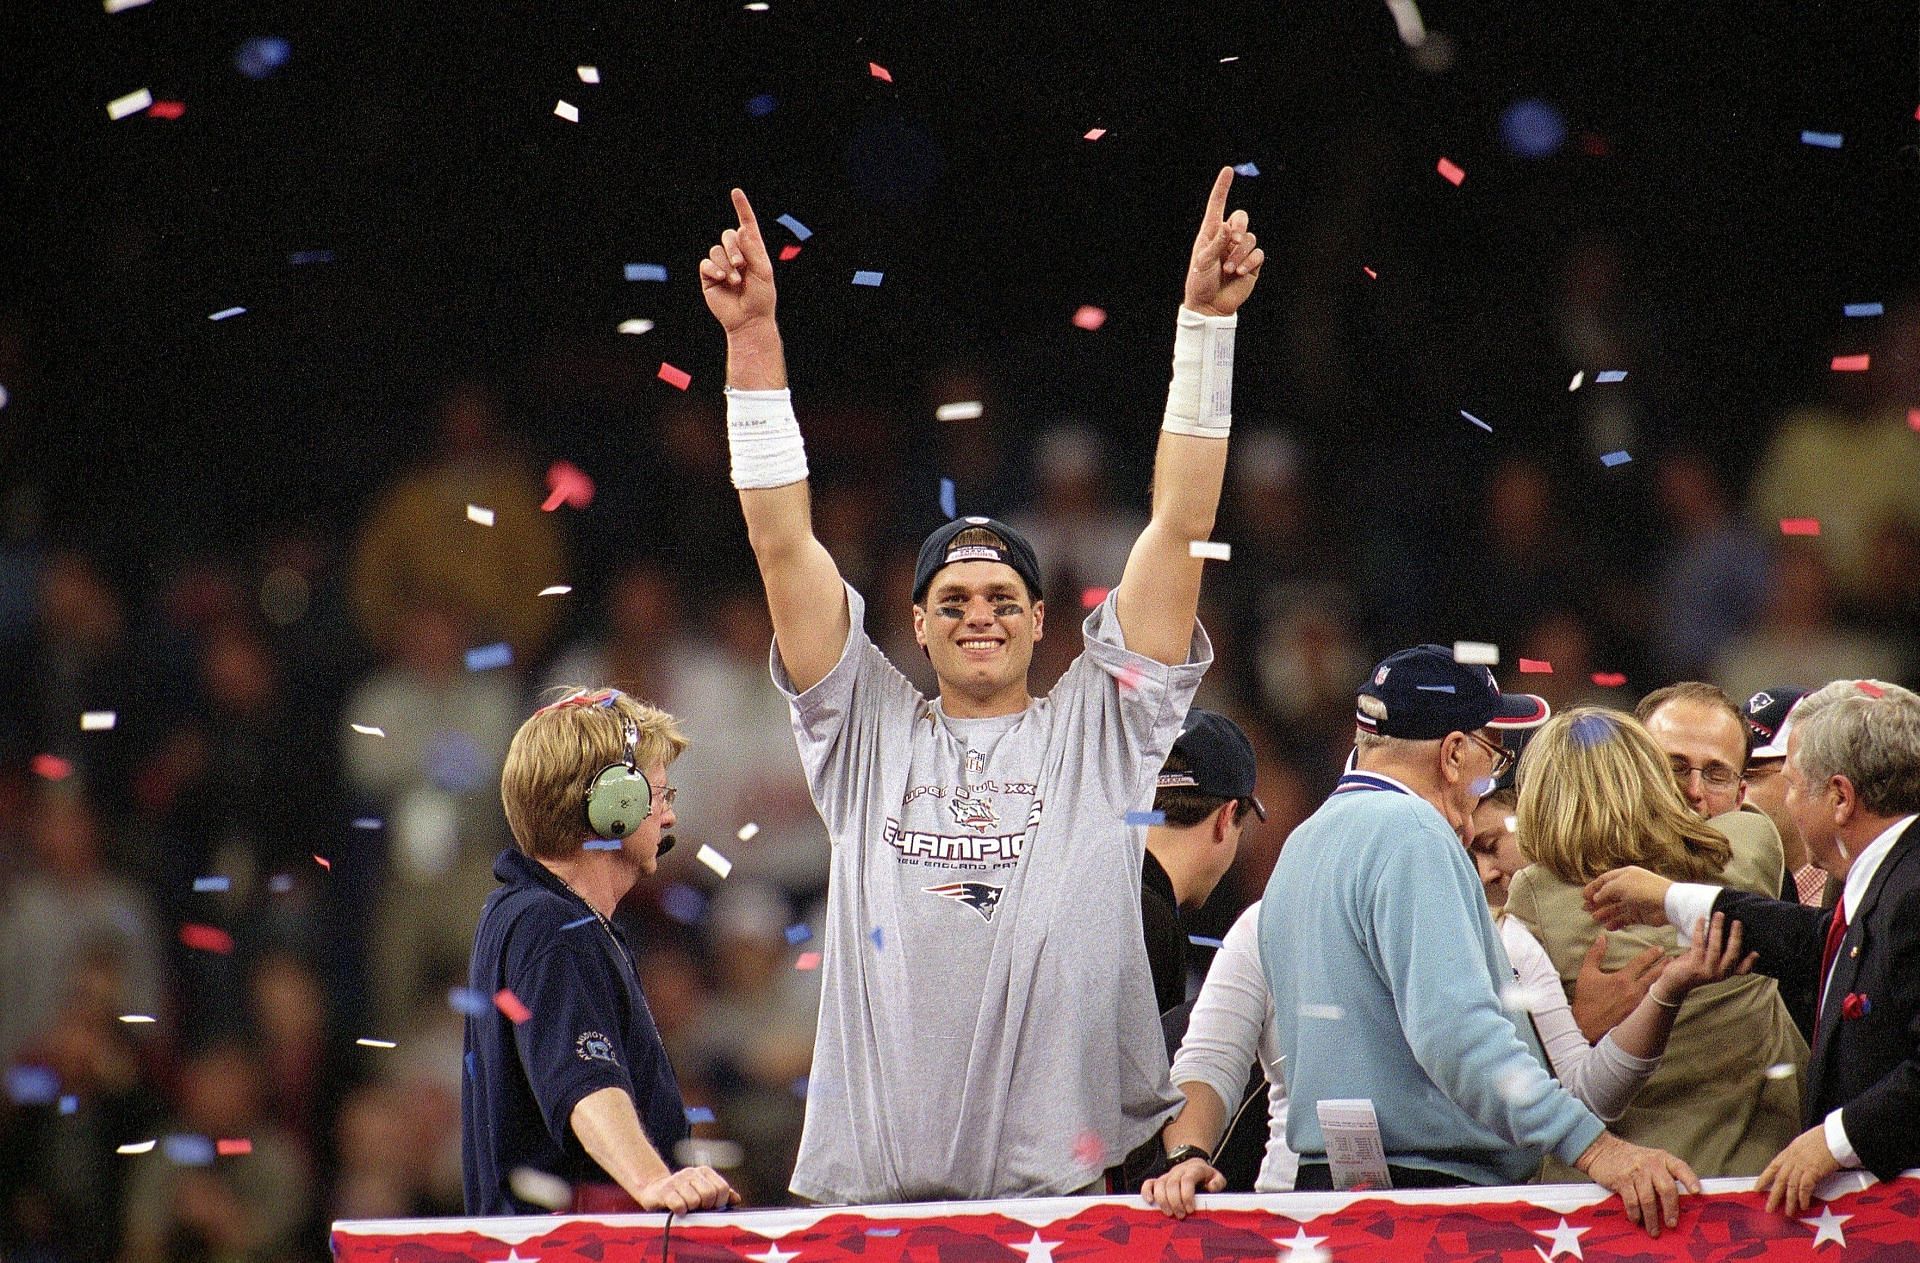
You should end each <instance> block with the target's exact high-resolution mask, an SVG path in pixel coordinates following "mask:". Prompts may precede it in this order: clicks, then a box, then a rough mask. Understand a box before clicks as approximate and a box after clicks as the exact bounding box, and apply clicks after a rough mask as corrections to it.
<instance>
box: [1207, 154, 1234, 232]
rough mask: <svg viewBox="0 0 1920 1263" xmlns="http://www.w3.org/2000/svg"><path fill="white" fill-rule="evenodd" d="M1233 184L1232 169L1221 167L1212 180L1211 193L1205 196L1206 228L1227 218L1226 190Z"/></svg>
mask: <svg viewBox="0 0 1920 1263" xmlns="http://www.w3.org/2000/svg"><path fill="white" fill-rule="evenodd" d="M1232 184H1233V168H1232V167H1221V168H1220V174H1219V175H1217V176H1215V177H1214V179H1213V192H1211V193H1209V194H1207V222H1206V225H1205V226H1207V227H1212V226H1213V225H1214V224H1217V223H1219V222H1220V221H1221V220H1223V219H1225V218H1226V217H1227V189H1228V188H1229V187H1231V186H1232Z"/></svg>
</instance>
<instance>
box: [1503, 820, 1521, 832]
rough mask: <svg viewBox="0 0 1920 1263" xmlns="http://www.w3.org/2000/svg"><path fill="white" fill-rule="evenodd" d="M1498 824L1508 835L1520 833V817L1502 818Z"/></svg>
mask: <svg viewBox="0 0 1920 1263" xmlns="http://www.w3.org/2000/svg"><path fill="white" fill-rule="evenodd" d="M1500 824H1501V826H1502V827H1503V828H1505V829H1506V831H1507V832H1508V833H1518V832H1519V831H1520V817H1518V816H1502V817H1501V818H1500Z"/></svg>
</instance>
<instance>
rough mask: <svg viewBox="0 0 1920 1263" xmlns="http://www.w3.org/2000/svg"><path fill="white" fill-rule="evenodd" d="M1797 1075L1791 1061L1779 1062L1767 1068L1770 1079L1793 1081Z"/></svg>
mask: <svg viewBox="0 0 1920 1263" xmlns="http://www.w3.org/2000/svg"><path fill="white" fill-rule="evenodd" d="M1796 1073H1797V1071H1795V1070H1794V1068H1793V1063H1792V1062H1791V1061H1779V1062H1775V1063H1774V1064H1773V1065H1771V1066H1768V1067H1767V1077H1768V1078H1769V1079H1791V1078H1792V1077H1793V1076H1794V1075H1795V1074H1796Z"/></svg>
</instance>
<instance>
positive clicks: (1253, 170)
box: [1233, 162, 1260, 175]
mask: <svg viewBox="0 0 1920 1263" xmlns="http://www.w3.org/2000/svg"><path fill="white" fill-rule="evenodd" d="M1233 173H1234V174H1235V175H1259V174H1260V168H1259V167H1257V166H1255V165H1254V164H1253V163H1251V162H1243V163H1241V164H1240V165H1238V166H1236V167H1235V168H1234V169H1233Z"/></svg>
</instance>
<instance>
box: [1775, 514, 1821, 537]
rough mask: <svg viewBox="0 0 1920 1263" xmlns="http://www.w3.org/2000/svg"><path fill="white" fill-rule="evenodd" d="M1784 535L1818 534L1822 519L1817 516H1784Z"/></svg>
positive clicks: (1781, 529)
mask: <svg viewBox="0 0 1920 1263" xmlns="http://www.w3.org/2000/svg"><path fill="white" fill-rule="evenodd" d="M1780 533H1781V534H1782V535H1818V534H1819V533H1820V519H1819V518H1817V517H1783V518H1781V519H1780Z"/></svg>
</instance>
